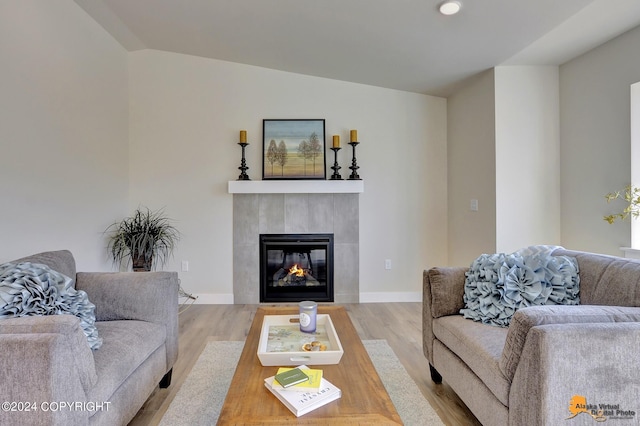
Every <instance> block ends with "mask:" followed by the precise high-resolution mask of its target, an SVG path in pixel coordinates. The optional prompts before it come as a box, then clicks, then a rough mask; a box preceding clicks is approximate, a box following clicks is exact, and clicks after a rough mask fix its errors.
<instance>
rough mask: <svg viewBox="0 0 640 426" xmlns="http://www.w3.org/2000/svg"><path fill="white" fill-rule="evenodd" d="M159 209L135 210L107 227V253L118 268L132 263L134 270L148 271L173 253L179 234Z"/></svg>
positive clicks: (163, 263) (162, 264)
mask: <svg viewBox="0 0 640 426" xmlns="http://www.w3.org/2000/svg"><path fill="white" fill-rule="evenodd" d="M171 222H172V221H171V219H169V218H168V217H166V216H165V214H164V211H163V210H157V211H151V210H149V209H148V208H144V209H142V208H138V209H137V210H136V211H135V212H134V213H133V215H132V216H130V217H127V218H124V219H122V220H120V221H118V222H114V223H113V224H111V225H110V226H109V227H108V228H107V229H106V230H105V233H107V234H108V251H109V253H110V255H111V260H112V261H113V263H114V264H115V265H118V267H120V266H121V265H124V266H125V267H128V266H129V263H131V264H132V267H133V270H134V271H136V272H137V271H150V270H151V269H152V268H153V267H155V266H156V265H157V264H158V263H160V265H161V266H164V265H165V264H166V262H167V260H168V259H169V257H170V256H171V254H172V253H173V249H174V248H175V246H176V243H177V242H178V240H179V239H180V233H179V232H178V230H177V229H176V228H175V227H174V226H173V225H172V224H171Z"/></svg>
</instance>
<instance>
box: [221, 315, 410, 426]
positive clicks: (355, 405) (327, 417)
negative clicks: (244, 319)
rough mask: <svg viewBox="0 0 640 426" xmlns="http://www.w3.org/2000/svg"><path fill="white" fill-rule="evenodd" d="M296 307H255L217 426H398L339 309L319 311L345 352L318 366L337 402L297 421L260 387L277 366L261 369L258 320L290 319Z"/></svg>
mask: <svg viewBox="0 0 640 426" xmlns="http://www.w3.org/2000/svg"><path fill="white" fill-rule="evenodd" d="M296 313H298V308H297V307H261V308H258V311H257V312H256V316H255V318H254V319H253V324H252V325H251V329H250V330H249V334H248V335H247V340H246V342H245V344H244V349H243V350H242V354H241V355H240V360H239V362H238V366H237V368H236V372H235V374H234V376H233V379H232V380H231V385H230V388H229V392H228V393H227V398H226V399H225V401H224V405H223V406H222V411H221V412H220V417H219V419H218V424H219V425H283V424H304V425H327V424H341V425H342V424H347V425H348V424H358V425H363V424H367V425H368V424H384V425H401V424H402V420H400V416H399V415H398V413H397V411H396V409H395V407H394V406H393V403H392V402H391V399H390V398H389V394H387V391H386V390H385V388H384V385H383V384H382V381H381V380H380V377H379V376H378V373H376V370H375V368H374V366H373V364H372V363H371V359H370V358H369V355H368V354H367V351H366V349H365V348H364V346H363V344H362V341H361V340H360V337H359V336H358V333H357V332H356V329H355V327H354V326H353V324H352V323H351V320H350V319H349V315H348V314H347V311H346V310H345V309H344V308H343V307H340V306H319V307H318V313H321V314H329V315H330V316H331V321H332V322H333V325H334V327H335V329H336V332H337V333H338V337H339V338H340V342H341V343H342V347H343V349H344V355H342V359H341V360H340V363H339V364H335V365H319V366H313V365H309V366H310V367H316V368H320V369H322V370H323V377H326V378H327V379H328V380H329V381H330V382H331V383H333V384H334V385H336V386H337V387H339V388H340V389H341V390H342V397H341V398H340V399H338V400H337V401H333V402H330V403H328V404H327V405H324V406H322V407H320V408H318V409H316V410H314V411H312V412H310V413H308V414H305V415H304V416H301V417H296V416H295V415H294V414H293V413H291V411H289V410H288V409H287V407H285V406H284V405H283V404H282V403H281V402H280V401H279V400H278V399H277V398H276V397H275V396H273V395H272V394H271V392H269V390H268V389H267V388H265V387H264V379H265V378H267V377H270V376H273V375H274V374H275V373H276V371H277V370H278V367H263V366H262V364H260V360H259V359H258V356H257V351H258V341H259V340H260V330H261V329H262V320H263V318H264V316H265V315H291V314H296Z"/></svg>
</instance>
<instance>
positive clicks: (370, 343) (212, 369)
mask: <svg viewBox="0 0 640 426" xmlns="http://www.w3.org/2000/svg"><path fill="white" fill-rule="evenodd" d="M363 343H364V346H365V348H366V349H367V352H368V353H369V357H370V358H371V361H372V362H373V365H374V366H375V367H376V370H377V372H378V375H379V376H380V379H382V383H384V386H385V388H386V389H387V392H388V393H389V396H390V397H391V400H392V401H393V404H394V405H395V406H396V410H397V411H398V414H399V415H400V418H402V421H403V422H404V424H405V425H407V426H413V425H420V426H425V425H429V426H430V425H443V423H442V421H441V420H440V417H438V415H437V414H436V412H435V411H434V410H433V408H432V407H431V405H429V403H428V402H427V400H426V399H425V398H424V396H423V395H422V393H421V392H420V389H418V386H417V385H416V384H415V383H414V381H413V379H411V377H410V376H409V373H407V371H406V370H405V369H404V367H403V366H402V363H400V361H399V360H398V357H396V354H395V353H394V352H393V349H391V347H390V346H389V345H388V344H387V341H386V340H365V341H363ZM243 346H244V342H221V341H218V342H216V341H212V342H209V343H208V344H207V346H206V347H205V348H204V350H203V351H202V354H200V357H199V358H198V360H197V361H196V364H195V365H194V366H193V369H192V370H191V372H190V373H189V375H188V376H187V378H186V380H185V381H184V383H183V384H182V386H181V387H180V390H179V391H178V393H177V394H176V396H175V398H174V399H173V401H172V402H171V405H170V406H169V408H168V410H167V412H166V413H165V415H164V417H163V418H162V420H161V422H160V425H161V426H183V425H184V426H194V425H202V426H205V425H206V426H210V425H214V424H216V422H217V419H218V416H219V415H220V410H221V408H222V403H223V402H224V398H225V396H226V394H227V389H228V388H229V383H230V382H231V377H232V376H233V373H234V371H235V367H236V365H237V363H238V359H239V358H240V353H241V352H242V348H243Z"/></svg>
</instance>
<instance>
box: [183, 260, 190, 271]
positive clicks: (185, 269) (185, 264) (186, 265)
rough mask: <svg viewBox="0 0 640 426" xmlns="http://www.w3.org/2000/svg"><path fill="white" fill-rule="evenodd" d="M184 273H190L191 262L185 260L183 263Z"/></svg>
mask: <svg viewBox="0 0 640 426" xmlns="http://www.w3.org/2000/svg"><path fill="white" fill-rule="evenodd" d="M182 272H189V261H188V260H183V261H182Z"/></svg>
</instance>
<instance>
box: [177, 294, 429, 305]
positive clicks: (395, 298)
mask: <svg viewBox="0 0 640 426" xmlns="http://www.w3.org/2000/svg"><path fill="white" fill-rule="evenodd" d="M193 296H196V297H197V299H196V300H195V301H194V302H193V303H194V304H196V305H233V294H224V293H223V294H217V293H201V294H193ZM384 302H422V293H420V292H395V293H393V292H377V293H373V292H372V293H360V303H384ZM180 303H185V301H184V299H180ZM186 303H191V301H187V302H186Z"/></svg>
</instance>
